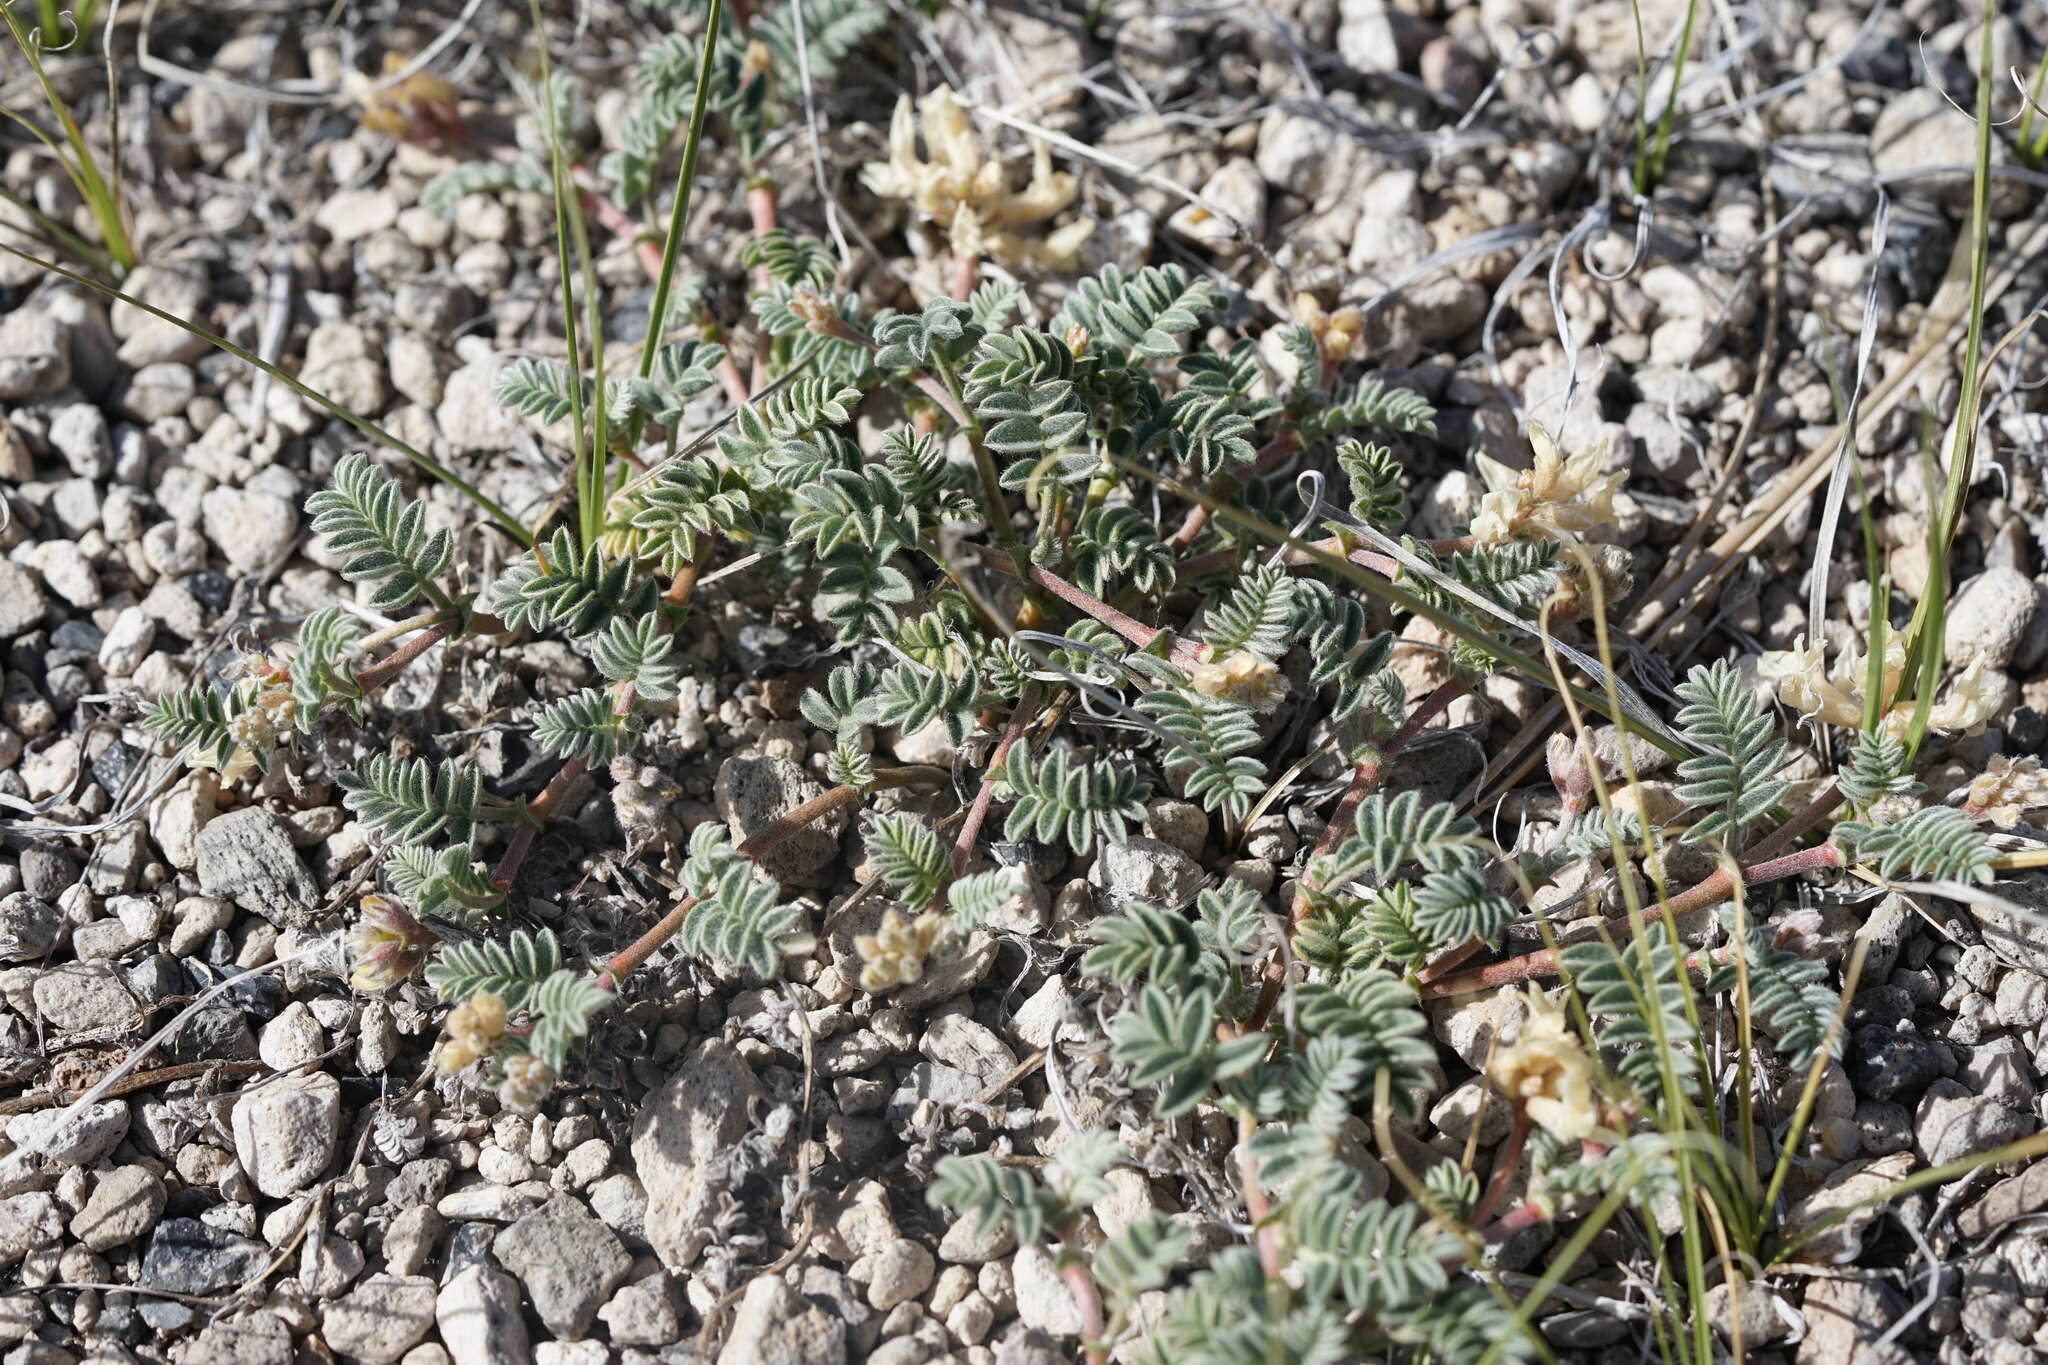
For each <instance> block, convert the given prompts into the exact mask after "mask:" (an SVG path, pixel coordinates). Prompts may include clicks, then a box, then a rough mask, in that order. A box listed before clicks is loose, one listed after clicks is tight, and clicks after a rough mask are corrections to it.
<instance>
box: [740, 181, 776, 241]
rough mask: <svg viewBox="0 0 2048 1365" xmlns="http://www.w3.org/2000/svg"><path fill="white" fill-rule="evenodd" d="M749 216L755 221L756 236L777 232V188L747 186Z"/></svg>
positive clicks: (757, 185) (756, 185)
mask: <svg viewBox="0 0 2048 1365" xmlns="http://www.w3.org/2000/svg"><path fill="white" fill-rule="evenodd" d="M747 216H748V217H750V218H752V219H753V220H754V234H755V235H756V236H761V235H763V234H765V233H770V232H773V231H775V186H773V185H764V184H754V185H749V186H747Z"/></svg>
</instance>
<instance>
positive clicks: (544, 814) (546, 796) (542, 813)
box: [491, 756, 583, 891]
mask: <svg viewBox="0 0 2048 1365" xmlns="http://www.w3.org/2000/svg"><path fill="white" fill-rule="evenodd" d="M581 776H583V759H582V758H581V757H580V756H577V757H571V758H570V759H569V760H568V761H567V762H565V763H564V764H562V766H561V767H559V768H557V769H555V775H554V776H553V777H551V778H549V779H548V784H547V786H545V787H543V788H541V793H540V795H539V796H536V797H535V798H534V799H533V802H532V804H530V805H529V806H527V808H526V813H527V815H529V816H530V817H532V819H533V823H532V824H522V825H521V826H520V827H519V828H518V829H516V830H514V831H512V839H511V841H510V842H509V843H507V844H506V845H505V854H504V856H503V857H501V858H500V859H498V866H497V869H496V870H495V871H493V872H492V873H491V885H492V886H495V887H497V888H498V889H499V890H500V891H504V890H507V889H509V888H510V887H511V885H512V879H513V878H514V877H516V876H518V875H519V869H520V867H521V866H522V865H523V864H524V863H525V862H526V855H527V854H528V853H530V852H531V851H532V850H533V841H534V840H535V839H536V838H538V837H539V836H540V827H541V826H542V825H543V824H546V823H547V818H548V813H549V812H550V811H551V810H552V809H553V808H554V805H555V803H556V802H558V801H560V800H561V799H562V793H564V792H566V791H568V790H569V784H570V783H572V782H574V781H575V780H576V779H577V778H579V777H581Z"/></svg>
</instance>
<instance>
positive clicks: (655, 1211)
mask: <svg viewBox="0 0 2048 1365" xmlns="http://www.w3.org/2000/svg"><path fill="white" fill-rule="evenodd" d="M759 1093H760V1085H759V1083H758V1082H757V1081H756V1080H755V1079H754V1073H753V1072H752V1071H751V1070H750V1069H748V1067H747V1064H746V1062H745V1061H743V1060H742V1059H741V1058H740V1055H739V1054H738V1053H737V1052H735V1051H733V1050H732V1048H731V1047H729V1046H727V1045H726V1044H725V1043H723V1042H721V1041H719V1040H718V1039H715V1038H712V1039H706V1040H705V1041H704V1043H703V1044H702V1045H701V1046H699V1047H698V1049H697V1050H696V1051H695V1052H693V1053H692V1054H690V1058H689V1060H688V1061H686V1062H684V1063H683V1065H682V1067H681V1068H680V1069H679V1070H678V1071H677V1072H676V1074H675V1075H673V1076H671V1077H670V1078H669V1080H668V1082H667V1083H666V1084H665V1085H663V1086H662V1087H661V1089H659V1090H657V1091H655V1092H654V1093H653V1094H651V1095H649V1096H648V1097H647V1099H646V1101H645V1102H644V1103H643V1104H642V1105H641V1108H640V1113H639V1116H638V1117H637V1118H636V1119H635V1120H634V1123H633V1147H632V1151H633V1164H634V1168H635V1170H636V1171H637V1173H638V1175H639V1179H640V1184H641V1186H642V1188H644V1189H645V1190H646V1191H647V1193H648V1203H647V1233H646V1235H647V1242H648V1245H650V1246H652V1247H653V1248H654V1250H655V1253H656V1254H657V1255H659V1256H660V1257H661V1259H662V1261H663V1263H664V1264H666V1265H667V1266H669V1268H671V1269H673V1270H681V1269H684V1268H685V1267H687V1266H688V1265H689V1263H690V1262H691V1261H693V1260H695V1259H696V1257H697V1253H698V1252H699V1251H701V1250H702V1249H703V1247H704V1245H705V1242H706V1241H707V1240H708V1238H709V1235H710V1234H709V1232H708V1231H707V1229H706V1227H705V1224H706V1222H707V1220H708V1218H709V1216H710V1212H711V1207H712V1205H713V1204H714V1203H715V1202H716V1200H717V1196H718V1187H717V1184H716V1177H717V1175H718V1173H719V1172H720V1171H721V1170H722V1169H723V1168H724V1165H725V1157H726V1155H727V1152H728V1150H729V1149H730V1148H731V1147H732V1145H733V1144H734V1143H735V1142H738V1141H739V1139H740V1137H741V1135H742V1134H744V1133H745V1132H746V1131H747V1126H748V1122H749V1120H748V1109H749V1108H750V1106H751V1105H752V1104H753V1103H754V1101H755V1099H756V1098H757V1097H758V1096H759Z"/></svg>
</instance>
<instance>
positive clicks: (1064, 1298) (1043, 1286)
mask: <svg viewBox="0 0 2048 1365" xmlns="http://www.w3.org/2000/svg"><path fill="white" fill-rule="evenodd" d="M1010 1270H1011V1273H1012V1274H1013V1275H1015V1276H1016V1280H1017V1316H1018V1317H1019V1318H1022V1319H1023V1321H1024V1325H1025V1326H1026V1327H1035V1328H1037V1329H1038V1330H1039V1331H1041V1332H1048V1333H1050V1334H1052V1335H1053V1336H1056V1337H1077V1336H1079V1335H1081V1310H1080V1308H1079V1306H1077V1305H1076V1304H1075V1303H1074V1294H1073V1291H1072V1290H1070V1289H1068V1288H1067V1283H1066V1281H1065V1280H1062V1279H1061V1278H1060V1273H1059V1270H1058V1268H1056V1267H1055V1266H1054V1265H1053V1262H1052V1257H1051V1256H1050V1255H1048V1254H1047V1253H1046V1251H1045V1249H1044V1248H1043V1247H1038V1246H1028V1247H1019V1248H1018V1249H1017V1254H1016V1256H1015V1257H1014V1258H1012V1260H1011V1262H1010Z"/></svg>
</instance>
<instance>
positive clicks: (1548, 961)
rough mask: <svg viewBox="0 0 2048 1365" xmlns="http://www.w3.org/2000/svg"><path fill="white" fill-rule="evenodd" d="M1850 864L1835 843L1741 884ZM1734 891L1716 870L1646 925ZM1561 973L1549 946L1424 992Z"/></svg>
mask: <svg viewBox="0 0 2048 1365" xmlns="http://www.w3.org/2000/svg"><path fill="white" fill-rule="evenodd" d="M1847 861H1848V860H1847V859H1846V858H1844V857H1843V855H1842V850H1841V849H1839V848H1837V847H1835V845H1833V844H1831V843H1829V844H1816V845H1814V846H1813V847H1812V848H1803V849H1801V850H1799V852H1797V853H1788V854H1785V855H1784V856H1783V857H1780V858H1773V859H1770V860H1769V861H1767V862H1760V863H1754V864H1751V865H1750V866H1747V867H1744V868H1743V869H1742V884H1743V885H1744V886H1745V887H1749V886H1762V885H1764V884H1765V883H1767V882H1775V881H1783V880H1784V879H1785V878H1787V877H1796V876H1799V875H1800V874H1801V873H1804V872H1817V871H1821V870H1823V869H1826V868H1835V867H1842V866H1845V865H1846V863H1847ZM1734 892H1735V879H1734V877H1733V876H1732V875H1731V874H1730V873H1729V871H1728V869H1727V868H1725V867H1721V868H1716V869H1715V870H1714V872H1713V873H1712V875H1710V876H1708V877H1707V878H1706V879H1705V880H1703V881H1701V882H1700V883H1699V884H1698V885H1697V886H1694V887H1692V888H1691V889H1690V890H1687V891H1684V892H1681V893H1680V894H1678V895H1676V896H1673V897H1672V898H1671V899H1670V900H1668V901H1663V902H1660V903H1659V904H1657V905H1653V906H1651V907H1650V908H1649V909H1647V910H1645V911H1644V912H1643V921H1644V923H1645V924H1647V923H1649V922H1650V921H1652V920H1656V919H1673V920H1675V919H1676V918H1677V917H1678V916H1680V915H1684V914H1689V913H1691V912H1692V911H1694V910H1700V909H1704V908H1705V907H1707V906H1709V905H1716V904H1718V903H1720V902H1721V901H1724V900H1727V899H1728V897H1729V896H1731V895H1733V894H1734ZM1600 932H1603V933H1608V934H1612V935H1617V936H1626V935H1627V934H1628V932H1629V921H1628V920H1627V919H1626V918H1617V919H1613V920H1609V921H1608V922H1607V923H1606V924H1605V925H1603V926H1602V927H1601V930H1600ZM1557 969H1558V962H1557V951H1556V950H1555V949H1551V948H1544V949H1541V950H1539V951H1537V952H1533V953H1529V954H1527V955H1525V956H1522V957H1515V958H1509V959H1508V960H1507V961H1506V962H1496V963H1494V964H1493V965H1492V966H1490V967H1481V968H1479V969H1478V970H1476V971H1470V972H1461V973H1459V974H1458V975H1457V976H1447V977H1444V978H1443V979H1442V980H1440V981H1430V982H1426V983H1425V984H1424V985H1423V986H1422V989H1421V992H1420V993H1421V996H1422V998H1423V999H1425V1000H1434V999H1437V998H1439V997H1442V996H1446V995H1465V994H1469V993H1470V992H1473V991H1484V990H1491V989H1493V988H1494V987H1496V986H1508V985H1513V984H1514V983H1516V982H1518V981H1528V980H1530V979H1532V978H1534V977H1539V976H1550V975H1553V974H1555V973H1556V971H1557Z"/></svg>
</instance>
